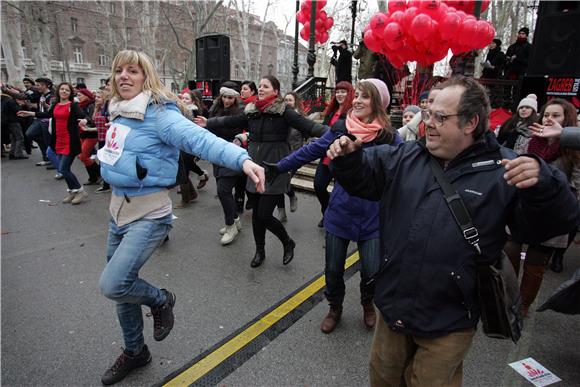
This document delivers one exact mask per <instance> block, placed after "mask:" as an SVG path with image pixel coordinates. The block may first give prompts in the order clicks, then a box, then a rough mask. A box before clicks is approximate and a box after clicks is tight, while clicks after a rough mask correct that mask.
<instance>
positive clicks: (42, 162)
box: [36, 161, 50, 167]
mask: <svg viewBox="0 0 580 387" xmlns="http://www.w3.org/2000/svg"><path fill="white" fill-rule="evenodd" d="M47 165H50V161H39V162H38V163H36V166H37V167H46V166H47Z"/></svg>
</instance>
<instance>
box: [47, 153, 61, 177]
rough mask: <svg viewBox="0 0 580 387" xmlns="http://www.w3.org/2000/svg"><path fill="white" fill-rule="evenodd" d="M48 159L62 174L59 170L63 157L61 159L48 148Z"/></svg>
mask: <svg viewBox="0 0 580 387" xmlns="http://www.w3.org/2000/svg"><path fill="white" fill-rule="evenodd" d="M46 158H47V159H48V160H49V161H50V163H51V164H52V166H53V167H55V168H56V171H57V172H58V173H61V172H60V170H59V168H60V159H61V157H60V155H57V154H56V153H54V151H53V150H52V148H51V147H48V148H46Z"/></svg>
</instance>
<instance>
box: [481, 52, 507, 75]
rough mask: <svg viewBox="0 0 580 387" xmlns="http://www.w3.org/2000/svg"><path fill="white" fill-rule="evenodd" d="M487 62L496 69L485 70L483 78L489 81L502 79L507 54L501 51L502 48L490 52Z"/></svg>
mask: <svg viewBox="0 0 580 387" xmlns="http://www.w3.org/2000/svg"><path fill="white" fill-rule="evenodd" d="M485 60H486V62H489V63H490V64H491V65H492V66H493V67H494V68H493V69H491V68H484V69H483V72H482V74H481V77H482V78H488V79H497V78H501V76H502V73H503V68H504V66H505V54H504V53H503V52H502V51H501V48H499V47H496V48H495V49H493V50H489V52H488V53H487V57H486V58H485Z"/></svg>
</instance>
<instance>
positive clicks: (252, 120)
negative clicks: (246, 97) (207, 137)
mask: <svg viewBox="0 0 580 387" xmlns="http://www.w3.org/2000/svg"><path fill="white" fill-rule="evenodd" d="M206 126H207V128H208V130H211V131H215V130H216V128H247V130H248V133H249V139H248V141H249V143H248V153H249V155H250V157H251V158H252V160H253V161H254V162H256V163H258V164H259V163H261V162H262V161H268V162H270V163H277V162H278V161H280V159H282V158H283V157H285V156H288V154H290V145H289V144H288V134H289V133H290V128H291V127H292V128H295V129H297V130H299V131H300V132H301V133H302V134H303V135H304V136H305V137H320V136H321V135H322V134H323V133H324V132H325V131H326V130H328V127H327V126H324V125H320V124H318V123H316V122H314V121H311V120H309V119H307V118H305V117H302V116H301V115H300V114H299V113H297V112H296V111H295V110H294V109H292V108H291V107H289V106H287V105H286V104H285V103H284V101H283V100H282V99H281V98H279V99H277V100H276V101H274V103H272V104H271V105H270V106H268V107H266V109H265V110H264V112H263V113H261V112H260V111H259V110H258V109H257V108H256V106H255V105H254V103H249V104H248V105H246V107H245V109H244V112H243V113H241V114H239V115H237V116H229V117H214V118H210V119H208V120H207V125H206ZM289 184H290V178H289V175H288V174H287V173H283V174H280V175H278V176H277V177H276V178H275V179H274V181H273V182H271V183H269V184H268V185H267V186H266V192H264V194H269V195H279V194H285V193H286V192H287V190H288V187H289ZM246 189H247V190H248V191H249V192H252V193H255V192H256V187H255V185H254V183H253V182H252V181H251V180H250V179H248V184H247V186H246Z"/></svg>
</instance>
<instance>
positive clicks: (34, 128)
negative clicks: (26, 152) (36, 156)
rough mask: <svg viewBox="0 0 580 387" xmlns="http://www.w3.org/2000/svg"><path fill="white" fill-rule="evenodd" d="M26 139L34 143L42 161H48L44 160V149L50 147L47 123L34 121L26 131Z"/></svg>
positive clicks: (39, 120) (38, 120)
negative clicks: (38, 149)
mask: <svg viewBox="0 0 580 387" xmlns="http://www.w3.org/2000/svg"><path fill="white" fill-rule="evenodd" d="M26 137H27V138H28V139H30V140H33V141H36V143H37V144H38V147H39V148H40V152H41V153H42V159H43V160H45V161H48V159H47V158H46V148H47V147H48V146H49V145H50V133H48V122H47V121H44V120H41V119H36V120H34V121H33V122H32V124H31V125H30V126H29V127H28V129H27V130H26Z"/></svg>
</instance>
